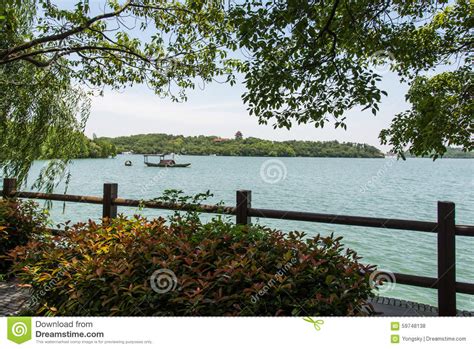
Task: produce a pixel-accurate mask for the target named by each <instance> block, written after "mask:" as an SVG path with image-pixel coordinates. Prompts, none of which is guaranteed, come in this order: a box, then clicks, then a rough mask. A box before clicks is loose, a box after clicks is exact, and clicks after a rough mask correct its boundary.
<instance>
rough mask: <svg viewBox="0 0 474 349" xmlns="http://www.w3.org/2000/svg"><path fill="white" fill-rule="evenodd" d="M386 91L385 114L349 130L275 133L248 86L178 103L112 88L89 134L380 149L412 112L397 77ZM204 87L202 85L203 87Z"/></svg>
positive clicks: (356, 120) (302, 128) (354, 120)
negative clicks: (397, 118)
mask: <svg viewBox="0 0 474 349" xmlns="http://www.w3.org/2000/svg"><path fill="white" fill-rule="evenodd" d="M382 76H383V79H382V82H381V85H380V86H381V87H382V89H384V90H385V91H387V92H388V97H384V98H383V99H382V103H381V105H380V112H379V113H378V114H377V116H374V115H372V113H371V112H370V110H367V111H364V112H361V111H360V109H362V108H358V109H354V110H350V111H349V112H348V113H347V130H343V129H335V128H334V126H333V125H331V124H328V125H327V126H325V127H324V128H323V129H317V128H315V127H314V126H313V125H311V124H309V125H294V126H293V127H292V129H291V130H286V129H274V128H273V127H272V124H271V122H269V124H268V125H259V123H258V119H257V118H256V117H255V116H250V115H249V113H248V112H247V110H246V106H245V104H244V103H243V102H242V98H241V95H242V93H243V92H244V86H243V85H242V84H237V85H234V86H230V85H226V84H219V83H213V84H210V85H207V86H205V87H204V88H203V89H201V88H199V87H198V88H197V89H195V90H191V91H189V92H188V94H187V95H188V100H187V101H186V102H183V103H176V102H172V101H171V100H169V99H162V98H160V97H159V96H156V95H155V94H154V93H153V92H152V91H151V90H149V89H148V88H147V87H145V86H135V87H131V88H126V89H124V90H122V91H111V90H106V91H105V92H104V96H103V97H100V96H97V97H93V99H92V107H91V113H90V117H89V121H88V123H87V127H86V134H87V135H88V136H92V134H96V135H97V136H99V137H100V136H106V137H114V136H127V135H132V134H143V133H167V134H173V135H184V136H195V135H216V136H221V137H226V138H231V137H233V136H234V134H235V133H236V132H237V131H241V132H242V133H243V135H244V137H258V138H264V139H270V140H290V139H297V140H312V141H325V140H334V139H336V140H338V141H341V142H357V143H367V144H370V145H374V146H376V147H379V148H381V149H384V150H388V148H389V147H387V146H384V147H382V146H381V145H380V142H379V139H378V135H379V132H380V130H382V129H383V128H386V127H388V126H389V125H390V122H391V120H392V119H393V117H394V115H395V114H396V113H398V112H401V111H403V110H405V109H407V108H408V104H407V103H406V102H405V93H406V91H407V89H408V87H407V86H406V85H402V84H401V83H400V82H399V79H398V77H397V76H396V74H393V73H391V72H387V73H385V74H383V75H382ZM201 87H202V86H201Z"/></svg>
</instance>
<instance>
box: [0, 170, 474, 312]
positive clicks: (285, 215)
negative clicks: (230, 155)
mask: <svg viewBox="0 0 474 349" xmlns="http://www.w3.org/2000/svg"><path fill="white" fill-rule="evenodd" d="M103 193H104V194H103V197H99V196H84V195H70V194H52V193H37V192H26V191H17V183H16V180H15V179H11V178H4V180H3V191H2V195H3V197H5V198H23V199H40V200H51V201H63V202H76V203H85V204H97V205H102V217H103V218H115V217H116V216H117V207H118V206H123V207H143V208H151V209H164V210H180V211H192V210H196V209H198V210H199V211H200V212H203V213H213V214H225V215H234V216H236V223H237V224H251V218H252V217H255V218H265V219H281V220H294V221H305V222H315V223H327V224H339V225H352V226H360V227H371V228H384V229H398V230H410V231H419V232H428V233H433V234H436V236H437V246H438V277H437V278H433V277H426V276H418V275H409V274H400V273H394V276H395V279H396V282H397V283H400V284H405V285H410V286H418V287H424V288H430V289H437V290H438V310H439V315H440V316H455V315H456V293H465V294H471V295H474V284H472V283H466V282H457V281H456V261H455V251H456V248H455V237H456V236H467V237H474V226H471V225H456V224H455V205H454V203H452V202H443V201H438V220H437V222H427V221H417V220H406V219H392V218H378V217H361V216H345V215H334V214H323V213H312V212H298V211H284V210H272V209H261V208H253V207H252V199H251V198H252V193H251V191H249V190H239V191H237V192H236V206H235V207H233V206H217V205H189V204H177V203H169V202H160V201H147V200H135V199H124V198H119V197H118V185H117V184H115V183H105V184H104V190H103Z"/></svg>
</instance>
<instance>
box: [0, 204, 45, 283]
mask: <svg viewBox="0 0 474 349" xmlns="http://www.w3.org/2000/svg"><path fill="white" fill-rule="evenodd" d="M47 220H48V215H47V213H46V212H45V211H44V210H41V209H40V208H39V207H38V204H37V203H35V202H33V201H19V200H5V199H0V274H4V273H7V272H8V270H9V268H10V267H11V264H12V263H11V261H9V260H8V259H7V256H6V254H7V252H8V251H10V250H11V249H13V248H15V247H17V246H21V245H25V244H26V243H27V242H28V240H29V239H30V238H31V236H32V235H33V234H35V233H36V232H41V231H43V230H44V229H45V228H46V223H47Z"/></svg>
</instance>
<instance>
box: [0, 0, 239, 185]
mask: <svg viewBox="0 0 474 349" xmlns="http://www.w3.org/2000/svg"><path fill="white" fill-rule="evenodd" d="M61 5H62V4H61V3H60V2H56V3H55V2H53V1H49V0H27V1H19V0H2V2H1V4H0V6H1V7H0V29H1V30H0V136H1V145H0V166H2V167H3V170H4V173H5V174H6V175H9V176H15V177H17V178H19V179H20V181H22V182H23V181H24V180H25V179H26V178H27V173H28V170H29V169H30V167H31V165H32V163H33V161H34V160H35V159H38V158H39V157H40V156H43V157H47V158H53V159H54V158H56V159H60V160H58V161H56V162H51V163H50V166H49V167H46V168H45V169H44V171H43V173H42V176H41V177H40V180H39V181H37V183H44V182H45V180H51V181H53V180H54V179H55V178H56V177H57V175H58V174H61V173H62V171H63V170H64V167H65V164H67V162H68V160H69V159H70V158H72V157H74V154H75V153H76V152H77V138H78V137H79V134H80V133H82V131H83V128H84V125H85V122H86V120H87V116H88V111H89V100H88V94H89V93H97V92H99V93H100V92H101V91H102V90H103V89H104V87H105V86H109V87H111V88H116V89H118V88H122V87H124V86H128V85H133V84H147V85H148V86H149V87H150V88H151V89H153V90H154V91H155V92H156V93H157V94H158V95H161V96H169V97H171V98H172V99H173V100H184V99H185V98H186V96H185V93H184V92H185V90H186V89H189V88H194V86H195V84H196V83H197V82H198V81H202V82H204V83H208V82H211V81H213V80H214V78H215V77H219V78H220V79H221V80H223V81H224V82H230V83H231V84H232V83H234V79H235V78H234V75H233V70H234V68H235V67H236V66H237V65H238V61H237V60H235V59H230V58H227V57H226V55H227V50H228V48H229V47H230V48H232V47H234V46H235V44H234V43H233V41H231V31H230V30H229V22H228V20H227V18H226V12H225V11H224V7H223V6H222V4H221V2H220V1H202V0H197V1H185V2H182V1H161V0H154V1H151V0H128V1H116V0H105V1H103V2H101V3H100V4H99V5H100V6H97V5H98V3H97V2H90V1H88V0H78V1H76V2H75V4H74V6H73V7H69V8H68V7H65V6H61ZM63 5H64V4H63ZM92 5H95V6H92ZM234 48H235V47H234ZM81 88H87V91H88V92H87V93H86V92H84V91H83V90H82V89H81ZM45 153H46V156H45V155H44V154H45ZM51 181H50V182H51ZM48 188H49V189H51V184H48Z"/></svg>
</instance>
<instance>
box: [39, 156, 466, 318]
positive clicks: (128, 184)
mask: <svg viewBox="0 0 474 349" xmlns="http://www.w3.org/2000/svg"><path fill="white" fill-rule="evenodd" d="M126 160H131V161H132V162H133V166H132V167H125V166H124V162H125V161H126ZM177 162H191V163H192V165H191V167H190V168H175V169H161V168H152V167H146V166H145V165H144V164H143V157H142V156H139V155H120V156H117V157H116V158H115V159H84V160H76V161H74V163H73V164H72V165H71V172H72V178H71V183H70V186H69V189H68V193H70V194H82V195H97V196H101V195H102V184H103V183H104V182H114V183H118V186H119V196H120V197H124V198H133V199H147V198H155V197H158V196H160V194H161V193H162V192H163V190H165V189H170V188H173V189H181V190H183V191H185V193H186V194H196V193H201V192H205V191H206V190H210V191H211V192H212V193H213V194H214V197H213V198H212V199H211V200H210V203H217V202H219V201H221V200H222V201H223V202H224V203H225V204H226V205H231V206H233V205H235V191H236V190H238V189H248V190H252V206H254V207H257V208H274V209H288V210H299V211H311V212H318V213H331V214H341V215H361V216H373V217H389V218H402V219H403V218H404V219H415V220H429V221H435V220H436V210H437V201H438V200H447V201H453V202H455V203H456V223H457V224H471V225H474V190H473V188H474V160H461V159H440V160H437V161H435V162H433V161H432V160H430V159H408V160H407V161H401V160H400V161H397V160H396V159H393V158H387V159H342V158H341V159H338V158H259V157H223V156H222V157H221V156H180V157H179V158H177ZM43 165H44V162H37V163H35V166H34V168H33V169H32V172H31V175H32V177H33V176H34V175H35V174H37V173H38V170H39V168H41V166H43ZM58 192H60V190H58ZM119 212H123V213H126V214H132V213H136V212H138V210H134V209H127V208H119ZM141 213H142V214H145V215H147V216H150V217H151V216H157V215H160V214H161V215H163V214H168V213H169V211H157V210H144V211H141ZM100 215H101V206H100V205H87V204H75V203H68V204H67V205H66V210H65V212H64V213H63V212H62V203H58V202H56V203H55V204H54V206H53V209H52V217H53V219H54V220H55V221H56V222H63V221H66V220H72V221H80V220H85V219H87V218H93V219H98V218H99V217H100ZM254 221H256V220H255V219H254ZM259 223H263V224H266V225H269V226H271V227H275V228H279V229H282V230H284V231H290V230H300V231H306V232H307V233H308V234H310V235H313V234H317V233H321V234H330V233H331V232H334V233H335V234H336V235H341V236H343V237H344V239H343V242H345V245H346V246H348V247H351V248H353V249H355V250H356V251H357V252H358V253H359V254H360V255H361V256H363V257H364V258H363V260H362V261H363V262H366V263H371V264H376V265H378V267H379V268H380V269H384V270H388V271H393V272H400V273H406V274H415V275H423V276H431V277H435V276H436V235H435V234H431V233H421V232H408V231H400V230H388V229H375V228H363V227H351V226H340V225H339V226H338V225H329V224H316V223H305V222H293V221H280V220H260V221H259ZM456 244H457V252H456V254H457V256H456V258H457V265H456V268H457V279H458V281H466V282H474V271H473V266H474V253H473V252H474V238H466V237H457V239H456ZM382 295H384V296H390V297H400V298H403V299H407V300H413V301H418V302H423V303H429V304H433V305H435V304H436V292H435V291H433V290H427V289H424V288H418V287H409V286H403V285H395V287H394V288H388V289H387V290H386V291H385V292H384V293H383V294H382ZM458 308H461V309H466V310H474V297H471V296H467V295H458Z"/></svg>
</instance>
